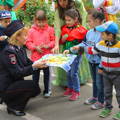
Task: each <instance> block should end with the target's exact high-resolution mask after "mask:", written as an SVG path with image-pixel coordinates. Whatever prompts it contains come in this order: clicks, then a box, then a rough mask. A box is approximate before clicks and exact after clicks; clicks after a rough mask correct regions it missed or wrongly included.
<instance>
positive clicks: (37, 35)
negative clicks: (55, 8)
mask: <svg viewBox="0 0 120 120" xmlns="http://www.w3.org/2000/svg"><path fill="white" fill-rule="evenodd" d="M27 37H28V39H27V40H26V46H27V47H28V48H29V49H30V50H31V60H32V61H33V62H34V61H36V60H38V59H40V58H41V57H42V56H44V55H46V54H50V53H51V49H52V48H53V47H54V46H55V33H54V29H53V28H52V27H50V26H49V25H48V24H47V23H46V24H45V26H44V27H43V28H42V29H41V28H40V27H37V25H36V24H33V25H32V26H31V29H30V30H29V32H28V34H27ZM42 44H46V45H49V48H48V49H44V48H43V50H44V52H43V53H38V52H37V51H36V50H35V47H34V46H40V45H42Z"/></svg>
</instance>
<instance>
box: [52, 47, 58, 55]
mask: <svg viewBox="0 0 120 120" xmlns="http://www.w3.org/2000/svg"><path fill="white" fill-rule="evenodd" d="M51 51H52V53H54V54H59V45H55V47H54V48H53V49H52V50H51Z"/></svg>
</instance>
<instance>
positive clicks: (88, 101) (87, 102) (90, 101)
mask: <svg viewBox="0 0 120 120" xmlns="http://www.w3.org/2000/svg"><path fill="white" fill-rule="evenodd" d="M96 102H97V99H96V98H94V97H91V98H89V99H87V100H86V101H85V102H84V104H86V105H90V104H93V103H96Z"/></svg>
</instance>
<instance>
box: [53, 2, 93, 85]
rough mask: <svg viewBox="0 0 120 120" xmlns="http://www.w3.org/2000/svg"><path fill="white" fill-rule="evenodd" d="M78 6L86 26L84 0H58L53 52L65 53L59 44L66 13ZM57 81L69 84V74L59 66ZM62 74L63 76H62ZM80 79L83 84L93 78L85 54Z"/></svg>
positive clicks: (57, 82)
mask: <svg viewBox="0 0 120 120" xmlns="http://www.w3.org/2000/svg"><path fill="white" fill-rule="evenodd" d="M73 8H77V9H78V10H79V12H80V14H81V16H82V26H83V27H85V28H86V17H87V12H86V10H85V7H84V4H83V2H82V0H57V9H56V11H55V23H54V30H55V47H54V48H53V49H52V52H53V53H59V52H60V53H63V46H62V45H60V44H59V41H60V37H61V36H60V35H61V27H62V26H63V25H65V18H64V13H65V11H66V10H69V9H73ZM55 74H57V75H56V76H57V77H56V81H55V82H56V83H55V84H57V85H61V86H66V85H67V75H66V73H65V72H64V70H62V69H61V68H57V73H55ZM61 74H62V75H63V76H61ZM78 75H79V79H80V83H81V84H83V83H85V82H86V81H87V79H88V78H91V76H90V71H89V65H88V61H87V59H86V57H85V55H84V54H83V55H82V64H81V65H80V67H79V73H78Z"/></svg>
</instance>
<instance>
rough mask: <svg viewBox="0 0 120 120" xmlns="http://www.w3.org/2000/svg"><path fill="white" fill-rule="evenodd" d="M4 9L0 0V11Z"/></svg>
mask: <svg viewBox="0 0 120 120" xmlns="http://www.w3.org/2000/svg"><path fill="white" fill-rule="evenodd" d="M1 10H4V3H3V2H2V1H1V0H0V11H1Z"/></svg>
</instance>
